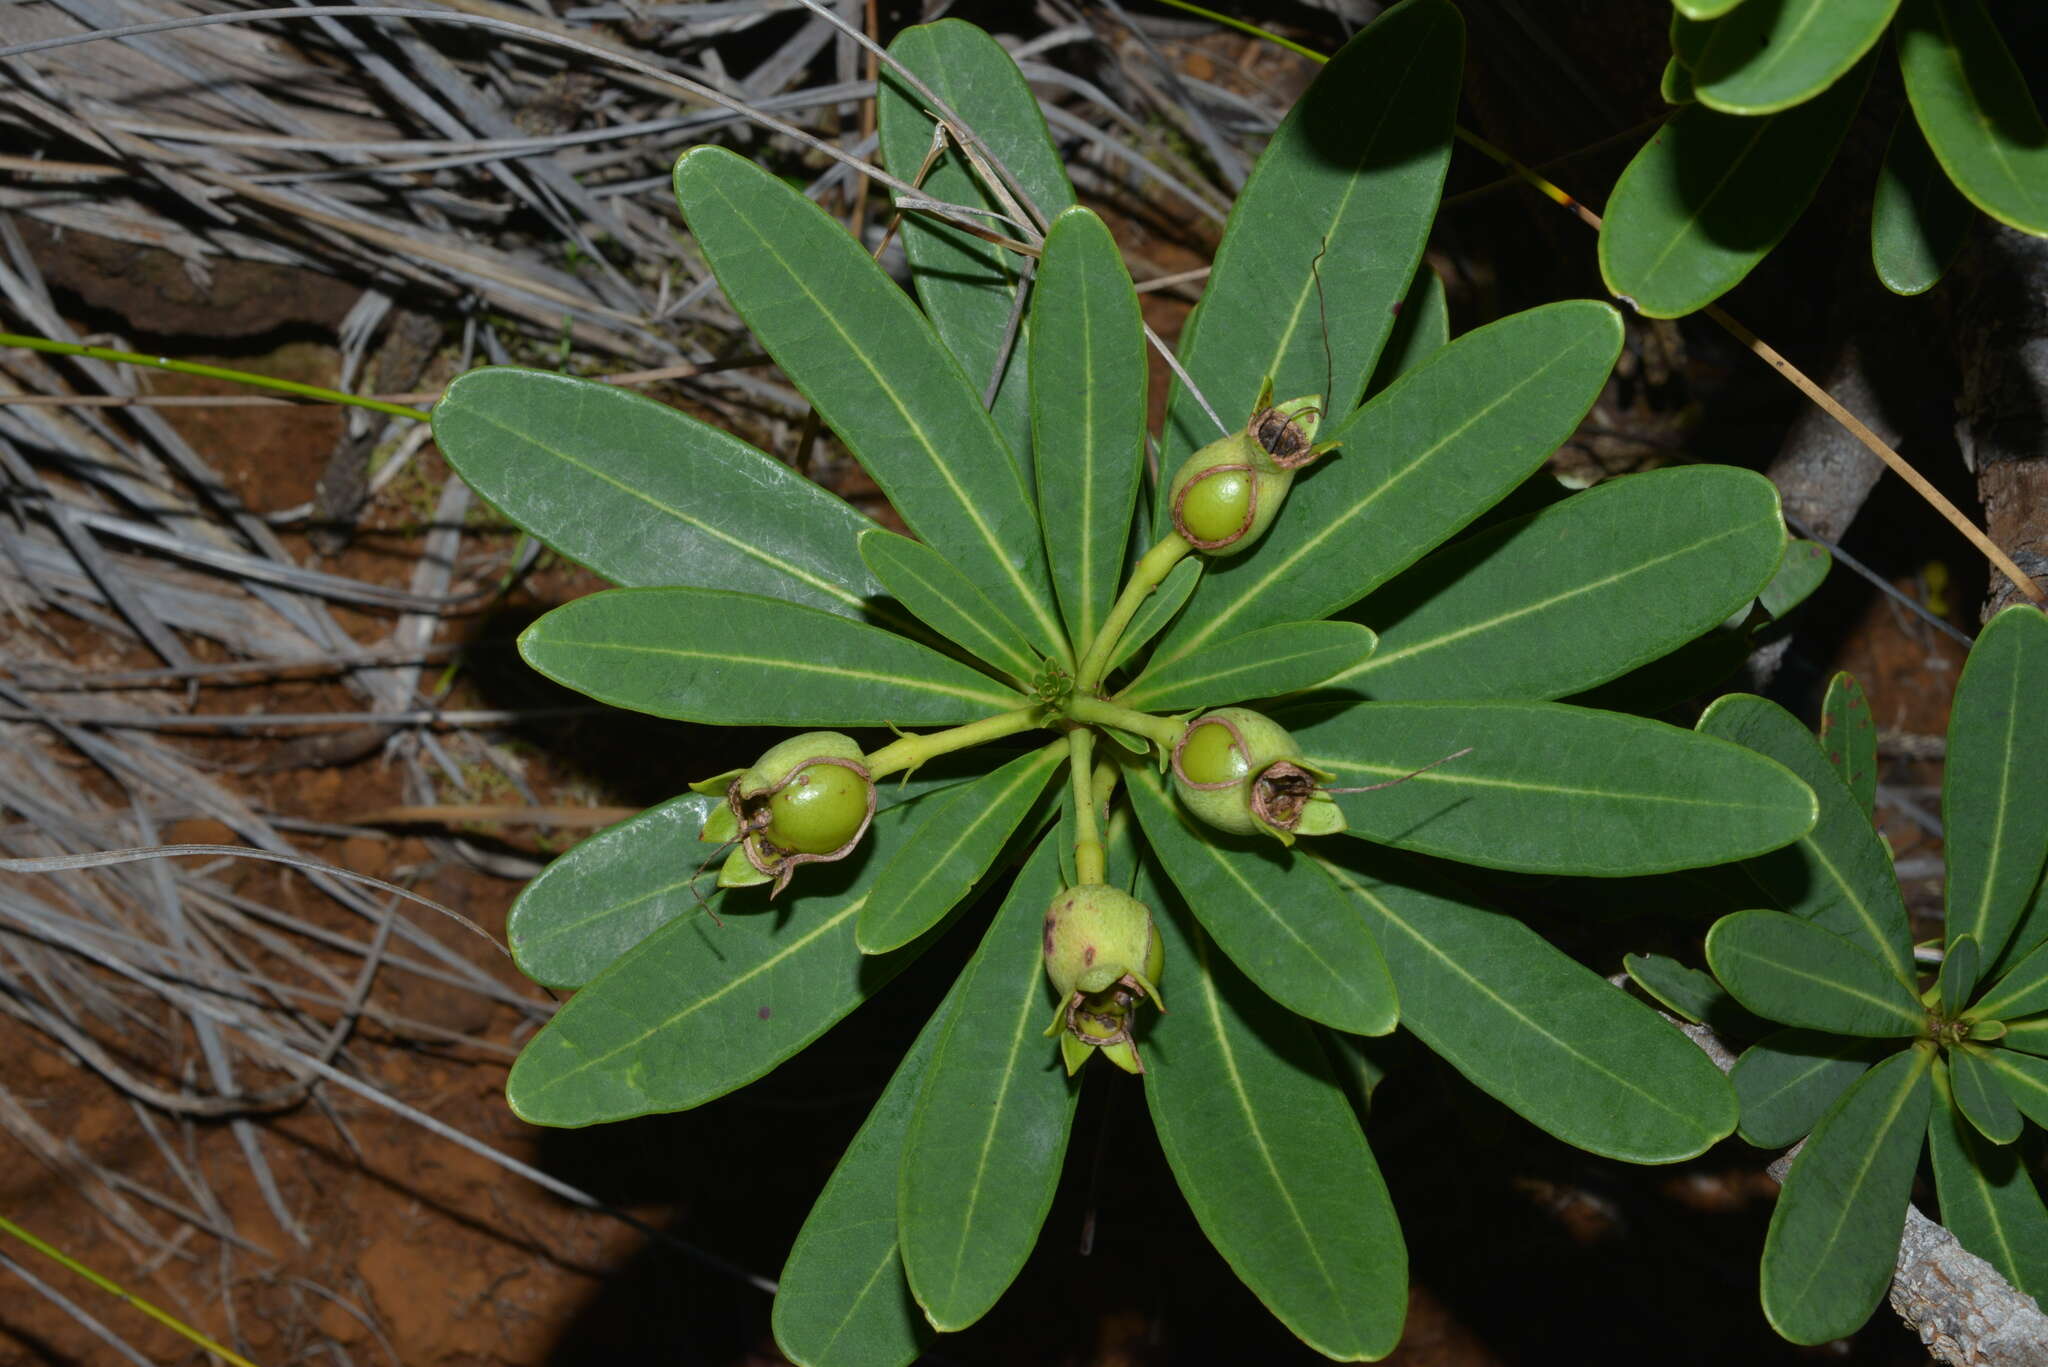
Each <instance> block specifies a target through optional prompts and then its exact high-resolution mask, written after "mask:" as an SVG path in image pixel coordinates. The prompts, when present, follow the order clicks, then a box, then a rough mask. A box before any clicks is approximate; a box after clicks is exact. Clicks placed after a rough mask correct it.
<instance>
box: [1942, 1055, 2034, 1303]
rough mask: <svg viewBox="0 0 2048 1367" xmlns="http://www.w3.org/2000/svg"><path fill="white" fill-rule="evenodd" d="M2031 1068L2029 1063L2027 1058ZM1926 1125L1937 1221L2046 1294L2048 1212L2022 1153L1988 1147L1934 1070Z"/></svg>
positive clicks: (2008, 1275)
mask: <svg viewBox="0 0 2048 1367" xmlns="http://www.w3.org/2000/svg"><path fill="white" fill-rule="evenodd" d="M2026 1061H2027V1062H2033V1060H2031V1059H2029V1060H2026ZM1934 1088H1935V1094H1936V1096H1937V1098H1938V1100H1937V1102H1936V1104H1935V1106H1934V1109H1933V1114H1932V1115H1930V1116H1929V1117H1928V1120H1927V1139H1928V1147H1929V1148H1930V1149H1931V1150H1932V1151H1933V1154H1934V1186H1935V1190H1936V1192H1937V1193H1939V1195H1940V1197H1941V1222H1942V1224H1943V1225H1945V1226H1947V1227H1948V1230H1949V1232H1950V1233H1952V1234H1954V1235H1955V1236H1956V1238H1958V1239H1960V1240H1962V1244H1963V1247H1964V1248H1967V1249H1969V1250H1970V1252H1972V1253H1974V1254H1976V1255H1977V1256H1978V1257H1980V1258H1982V1259H1984V1260H1985V1261H1986V1262H1988V1263H1990V1264H1991V1265H1992V1266H1993V1267H1995V1268H1997V1269H1998V1270H1999V1272H2000V1273H2001V1274H2002V1275H2003V1276H2004V1277H2005V1279H2006V1280H2007V1281H2009V1282H2011V1283H2012V1284H2013V1285H2014V1286H2016V1287H2018V1288H2019V1289H2020V1290H2021V1291H2023V1292H2025V1293H2026V1294H2027V1295H2030V1296H2033V1297H2034V1298H2036V1299H2037V1300H2038V1299H2039V1298H2040V1297H2041V1296H2042V1295H2044V1294H2048V1209H2044V1208H2043V1206H2042V1204H2041V1193H2040V1192H2039V1191H2038V1190H2036V1189H2035V1186H2034V1181H2033V1178H2032V1177H2031V1176H2029V1174H2028V1172H2027V1166H2026V1164H2025V1162H2024V1161H2022V1159H2021V1155H2020V1151H2019V1150H2018V1149H2016V1148H2013V1147H2011V1146H1999V1145H1996V1144H1987V1143H1985V1142H1984V1139H1983V1136H1981V1135H1979V1134H1978V1133H1977V1131H1976V1128H1975V1127H1974V1126H1972V1125H1970V1124H1969V1123H1968V1122H1967V1121H1965V1119H1964V1118H1963V1115H1962V1112H1961V1111H1959V1110H1958V1109H1957V1107H1956V1104H1955V1100H1954V1097H1953V1095H1952V1094H1951V1091H1950V1088H1949V1086H1948V1079H1947V1078H1946V1077H1945V1076H1944V1070H1943V1069H1942V1068H1941V1067H1940V1066H1939V1065H1937V1066H1936V1068H1935V1072H1934Z"/></svg>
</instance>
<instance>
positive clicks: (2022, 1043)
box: [1999, 1016, 2048, 1128]
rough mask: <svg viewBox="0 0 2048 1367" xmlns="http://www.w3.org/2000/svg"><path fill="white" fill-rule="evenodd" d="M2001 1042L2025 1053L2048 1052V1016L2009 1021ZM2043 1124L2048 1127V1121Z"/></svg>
mask: <svg viewBox="0 0 2048 1367" xmlns="http://www.w3.org/2000/svg"><path fill="white" fill-rule="evenodd" d="M1999 1043H2000V1044H2002V1045H2004V1046H2005V1047H2006V1048H2008V1049H2018V1050H2020V1051H2021V1052H2023V1053H2028V1054H2048V1016H2033V1017H2030V1018H2028V1019H2026V1020H2016V1021H2007V1022H2006V1023H2005V1037H2004V1038H2003V1039H2001V1040H2000V1041H1999ZM2042 1125H2043V1127H2044V1128H2048V1121H2043V1122H2042Z"/></svg>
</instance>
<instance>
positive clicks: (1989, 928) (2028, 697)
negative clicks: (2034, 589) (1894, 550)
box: [1941, 605, 2048, 965]
mask: <svg viewBox="0 0 2048 1367" xmlns="http://www.w3.org/2000/svg"><path fill="white" fill-rule="evenodd" d="M2043 679H2048V617H2044V616H2043V615H2042V614H2041V610H2040V609H2039V608H2036V607H2032V606H2028V605H2020V606H2016V607H2010V608H2007V609H2006V610H2005V611H2003V612H2001V613H1999V614H1998V615H1997V616H1996V617H1993V618H1992V619H1991V621H1990V624H1989V625H1987V626H1986V627H1985V628H1984V630H1983V631H1982V632H1980V633H1979V634H1978V636H1977V644H1976V645H1975V646H1973V647H1971V649H1970V658H1969V659H1968V660H1967V661H1966V662H1965V663H1964V665H1963V677H1962V679H1961V680H1960V681H1959V682H1958V683H1957V684H1956V696H1955V703H1954V706H1953V708H1952V709H1951V711H1950V713H1949V723H1948V770H1947V774H1946V776H1945V778H1944V780H1943V787H1942V793H1941V824H1942V830H1943V832H1944V839H1945V841H1946V857H1947V861H1948V882H1947V889H1946V900H1947V924H1948V929H1949V934H1951V935H1961V934H1968V935H1974V936H1976V937H1977V943H1978V944H1979V945H1980V946H1981V947H1982V949H1983V954H1984V961H1985V963H1986V964H1987V965H1989V964H1991V963H1993V962H1996V960H1997V959H1998V956H1999V954H2000V952H2001V951H2003V950H2004V948H2005V945H2006V941H2007V940H2008V939H2010V938H2011V936H2012V932H2013V926H2014V925H2015V924H2016V923H2017V922H2018V920H2019V917H2020V912H2021V910H2022V908H2024V907H2025V906H2026V903H2027V899H2028V898H2029V897H2030V896H2031V895H2032V894H2033V891H2034V886H2035V884H2036V883H2037V882H2038V881H2039V879H2040V877H2041V865H2042V861H2043V859H2044V858H2048V802H2043V801H2042V800H2041V797H2042V794H2041V779H2042V776H2043V775H2044V774H2048V729H2044V728H2043V727H2042V726H2041V725H2040V709H2039V703H2040V694H2041V681H2042V680H2043Z"/></svg>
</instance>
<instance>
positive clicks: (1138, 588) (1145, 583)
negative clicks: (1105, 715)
mask: <svg viewBox="0 0 2048 1367" xmlns="http://www.w3.org/2000/svg"><path fill="white" fill-rule="evenodd" d="M1191 549H1193V548H1192V547H1190V546H1189V545H1188V543H1187V538H1185V537H1183V536H1182V535H1181V534H1180V533H1179V532H1168V533H1167V534H1166V535H1165V536H1163V537H1161V538H1160V540H1159V544H1158V545H1156V546H1154V547H1153V548H1152V549H1151V550H1149V551H1146V552H1145V554H1144V556H1143V558H1141V559H1140V560H1139V561H1138V563H1137V565H1136V567H1134V568H1133V569H1132V570H1131V578H1130V582H1129V583H1127V584H1125V585H1124V591H1123V592H1122V593H1121V594H1119V595H1118V596H1117V600H1116V606H1115V607H1113V608H1111V609H1110V610H1109V616H1108V617H1107V618H1106V619H1104V621H1103V623H1102V630H1100V631H1098V632H1096V633H1095V640H1094V641H1093V642H1092V643H1091V644H1090V645H1089V647H1088V654H1087V655H1086V656H1084V657H1083V658H1082V660H1081V667H1080V668H1079V669H1078V670H1076V671H1075V673H1074V691H1075V692H1076V693H1092V692H1094V691H1095V690H1096V689H1097V688H1098V687H1100V686H1101V684H1102V676H1103V675H1105V674H1107V673H1109V660H1110V657H1111V656H1112V655H1114V654H1115V653H1116V647H1117V642H1119V641H1121V640H1123V638H1124V628H1125V627H1128V626H1129V625H1130V624H1131V618H1133V617H1135V616H1137V615H1138V607H1139V605H1140V604H1142V603H1143V602H1144V601H1145V600H1146V599H1147V598H1149V597H1151V596H1152V590H1154V589H1156V588H1158V587H1159V583H1160V581H1161V580H1163V579H1165V578H1166V575H1167V572H1168V571H1169V570H1171V569H1172V568H1173V567H1174V566H1175V565H1178V564H1179V563H1180V561H1181V557H1182V556H1184V555H1186V554H1187V553H1188V551H1189V550H1191Z"/></svg>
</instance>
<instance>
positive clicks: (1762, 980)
mask: <svg viewBox="0 0 2048 1367" xmlns="http://www.w3.org/2000/svg"><path fill="white" fill-rule="evenodd" d="M1707 962H1708V963H1709V964H1711V965H1713V969H1714V976H1715V977H1717V978H1719V979H1720V980H1721V985H1722V986H1724V987H1726V988H1727V989H1728V990H1729V991H1730V992H1732V993H1734V994H1735V999H1736V1000H1737V1001H1739V1002H1741V1003H1742V1004H1743V1005H1744V1006H1746V1007H1748V1008H1749V1009H1750V1010H1752V1011H1754V1012H1756V1013H1757V1014H1758V1015H1759V1016H1762V1017H1764V1018H1765V1019H1766V1020H1774V1021H1779V1022H1781V1023H1783V1024H1785V1025H1799V1026H1804V1027H1806V1028H1807V1029H1810V1030H1826V1031H1829V1032H1831V1033H1833V1034H1837V1035H1866V1036H1870V1037H1873V1038H1891V1037H1895V1036H1909V1035H1917V1034H1919V1033H1920V1032H1921V1031H1922V1030H1923V1029H1925V1028H1926V1025H1927V1012H1926V1010H1925V1009H1924V1008H1923V1007H1922V1006H1921V1005H1920V1003H1919V1001H1918V1000H1917V999H1916V998H1915V997H1914V996H1913V992H1912V990H1911V989H1910V988H1908V987H1905V986H1903V985H1901V984H1900V982H1899V980H1898V979H1896V978H1894V977H1892V976H1891V973H1890V971H1889V970H1888V969H1887V968H1886V967H1885V965H1884V964H1883V963H1882V962H1880V961H1879V960H1877V959H1875V958H1873V957H1872V956H1871V955H1870V954H1868V953H1866V952H1865V951H1864V950H1862V949H1861V948H1859V947H1858V946H1856V945H1853V944H1851V943H1850V942H1849V941H1847V940H1845V939H1843V938H1842V937H1841V936H1839V935H1836V934H1833V933H1832V932H1830V931H1826V930H1823V929H1821V928H1820V927H1819V926H1817V925H1815V924H1813V922H1811V921H1803V920H1801V919H1800V918H1798V917H1797V916H1787V915H1785V913H1783V912H1781V911H1738V912H1735V913H1733V914H1732V915H1729V916H1724V917H1722V918H1721V919H1720V920H1718V921H1716V922H1715V923H1714V928H1713V929H1712V930H1710V931H1708V932H1707Z"/></svg>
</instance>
